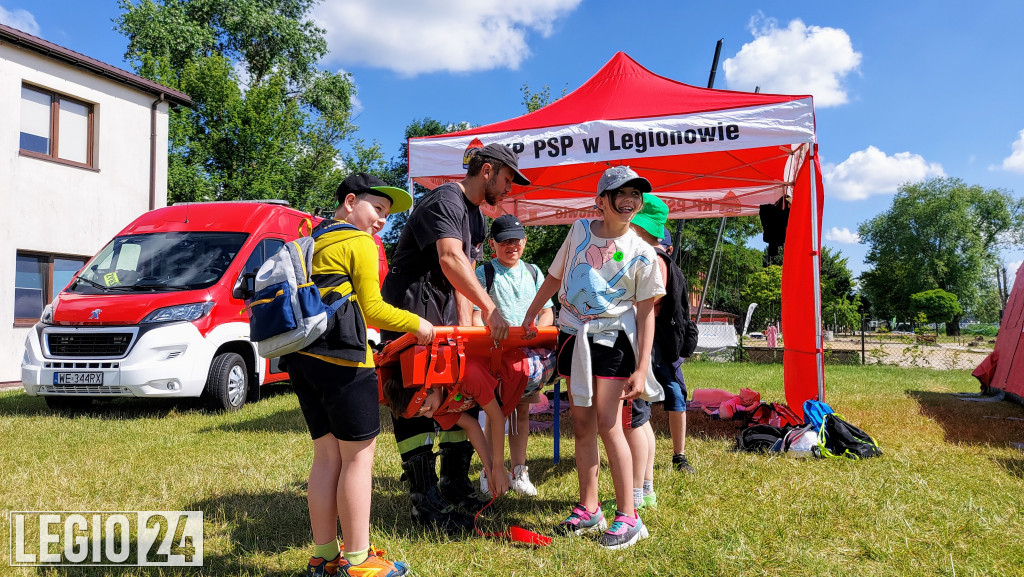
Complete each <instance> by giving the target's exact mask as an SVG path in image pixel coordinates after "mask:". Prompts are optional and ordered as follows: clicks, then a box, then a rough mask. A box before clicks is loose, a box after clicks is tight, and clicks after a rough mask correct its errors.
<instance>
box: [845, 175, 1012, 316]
mask: <svg viewBox="0 0 1024 577" xmlns="http://www.w3.org/2000/svg"><path fill="white" fill-rule="evenodd" d="M1022 230H1024V201H1022V200H1020V199H1014V198H1013V197H1012V196H1011V195H1010V194H1009V193H1008V192H1006V191H1002V190H994V189H984V188H982V187H980V186H975V185H968V184H966V183H964V182H963V181H962V180H960V179H957V178H935V179H930V180H925V181H923V182H918V183H913V184H905V185H903V186H901V187H900V188H899V191H898V192H897V193H896V196H895V198H893V203H892V206H891V207H890V208H889V210H887V211H885V212H883V213H882V214H880V215H878V216H876V217H874V218H873V219H871V220H869V221H867V222H864V223H862V224H861V225H860V227H859V232H860V236H861V239H862V242H864V243H866V244H868V245H869V249H868V254H867V257H866V258H865V260H866V262H867V263H868V265H869V266H870V267H871V268H870V269H869V270H867V271H865V272H864V273H863V274H862V275H861V285H862V289H863V292H864V293H865V295H866V296H867V297H868V300H870V301H871V303H872V306H873V308H874V313H875V314H876V315H877V316H879V317H881V318H891V317H896V318H897V319H909V318H912V316H913V315H912V312H913V305H912V301H911V299H910V297H911V295H913V294H915V293H918V292H921V291H922V289H925V290H928V289H942V290H944V291H947V292H950V293H953V294H955V295H956V296H957V297H958V299H959V302H960V304H961V306H963V307H964V309H966V310H967V311H968V312H971V311H973V310H974V309H976V308H977V309H979V310H980V309H984V308H985V306H984V303H983V302H982V301H981V299H982V296H983V295H984V294H985V290H986V287H987V286H988V285H990V284H991V282H992V280H991V279H992V277H991V275H988V274H986V273H985V271H986V270H987V269H986V266H987V265H986V263H991V262H997V261H998V251H999V249H1000V248H1001V247H1003V246H1007V245H1018V246H1019V245H1020V244H1021V236H1022ZM951 321H952V322H950V323H947V325H946V331H947V334H958V333H959V321H960V314H957V315H956V316H954V317H953V318H952V319H951Z"/></svg>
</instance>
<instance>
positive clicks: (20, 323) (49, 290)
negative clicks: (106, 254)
mask: <svg viewBox="0 0 1024 577" xmlns="http://www.w3.org/2000/svg"><path fill="white" fill-rule="evenodd" d="M21 256H24V257H31V258H37V259H42V260H45V263H44V264H45V266H46V276H45V277H44V278H43V309H44V310H45V309H46V305H48V304H50V303H51V302H53V298H54V297H55V296H56V295H55V294H53V291H54V290H55V289H54V286H53V262H54V260H56V259H67V260H81V261H82V266H83V267H84V266H85V265H86V264H88V263H89V260H90V259H91V258H92V257H91V256H82V255H78V254H66V253H50V252H40V251H36V250H18V251H16V255H15V260H17V257H21ZM79 270H81V267H79ZM61 288H64V287H61ZM56 290H60V289H56ZM42 312H43V311H39V313H40V317H37V318H31V317H18V316H15V317H14V327H15V328H26V327H33V326H35V324H36V323H37V322H39V318H41V316H42Z"/></svg>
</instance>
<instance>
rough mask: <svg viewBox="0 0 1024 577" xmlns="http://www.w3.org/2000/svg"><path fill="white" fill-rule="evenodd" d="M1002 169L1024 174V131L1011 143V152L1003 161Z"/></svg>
mask: <svg viewBox="0 0 1024 577" xmlns="http://www.w3.org/2000/svg"><path fill="white" fill-rule="evenodd" d="M1002 169H1003V170H1009V171H1010V172H1020V173H1024V130H1021V131H1020V136H1019V137H1018V138H1017V140H1015V141H1014V142H1013V152H1012V153H1011V154H1010V156H1007V157H1006V158H1004V159H1003V165H1002Z"/></svg>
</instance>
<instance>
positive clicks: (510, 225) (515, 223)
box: [491, 214, 526, 242]
mask: <svg viewBox="0 0 1024 577" xmlns="http://www.w3.org/2000/svg"><path fill="white" fill-rule="evenodd" d="M491 238H493V239H494V242H505V241H506V240H508V239H510V238H526V229H525V228H523V223H521V222H519V219H518V218H516V217H515V216H513V215H511V214H503V215H501V216H499V217H498V218H496V219H494V222H492V223H491Z"/></svg>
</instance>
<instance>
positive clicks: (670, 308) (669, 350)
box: [654, 248, 697, 360]
mask: <svg viewBox="0 0 1024 577" xmlns="http://www.w3.org/2000/svg"><path fill="white" fill-rule="evenodd" d="M654 250H655V252H657V253H658V256H660V257H661V259H662V260H663V261H665V264H666V265H667V266H668V278H667V279H665V298H663V299H661V310H660V311H659V312H658V316H657V317H656V318H655V319H654V344H655V345H657V346H658V348H659V349H660V350H661V351H663V353H664V356H665V357H668V358H670V359H671V360H674V359H675V358H676V357H682V358H684V359H685V358H687V357H689V356H690V355H692V354H693V351H694V350H696V348H697V323H695V322H693V321H691V320H690V293H689V285H688V284H687V282H686V275H684V274H683V271H682V270H681V269H680V268H679V267H678V266H676V263H675V261H673V260H672V257H670V256H669V255H668V253H667V252H665V251H663V250H661V249H660V248H655V249H654Z"/></svg>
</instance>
